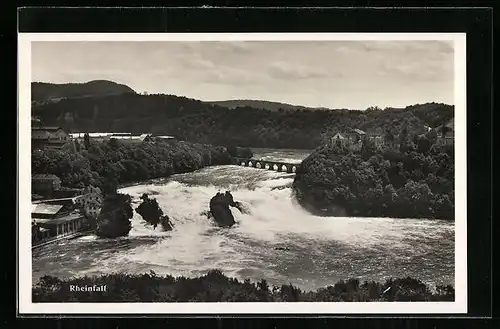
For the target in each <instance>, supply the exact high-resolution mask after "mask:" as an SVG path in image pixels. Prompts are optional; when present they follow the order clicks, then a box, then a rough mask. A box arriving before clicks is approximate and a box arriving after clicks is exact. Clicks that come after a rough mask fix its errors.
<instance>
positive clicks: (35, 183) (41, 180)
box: [31, 174, 61, 195]
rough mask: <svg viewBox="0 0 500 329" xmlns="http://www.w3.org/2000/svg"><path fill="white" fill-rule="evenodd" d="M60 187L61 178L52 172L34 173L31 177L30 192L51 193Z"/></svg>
mask: <svg viewBox="0 0 500 329" xmlns="http://www.w3.org/2000/svg"><path fill="white" fill-rule="evenodd" d="M60 188H61V180H60V179H59V177H57V176H56V175H52V174H36V175H33V176H32V177H31V193H33V194H39V195H53V194H54V192H55V191H57V190H59V189H60Z"/></svg>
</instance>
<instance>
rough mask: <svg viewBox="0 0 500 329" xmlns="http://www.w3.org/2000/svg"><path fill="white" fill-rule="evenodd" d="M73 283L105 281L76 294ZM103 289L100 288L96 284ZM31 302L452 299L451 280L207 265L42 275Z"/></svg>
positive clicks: (384, 300) (88, 284)
mask: <svg viewBox="0 0 500 329" xmlns="http://www.w3.org/2000/svg"><path fill="white" fill-rule="evenodd" d="M71 286H73V287H75V286H76V287H94V286H96V287H105V288H104V289H105V291H87V292H84V293H82V292H80V293H77V294H75V293H74V292H72V289H71V288H70V287H71ZM100 290H103V289H100ZM32 291H33V302H368V301H371V302H388V301H454V298H455V289H454V288H453V286H451V285H448V286H437V287H436V288H435V289H434V288H432V287H429V286H427V285H426V284H424V283H422V282H421V281H419V280H416V279H413V278H410V277H407V278H389V279H387V280H386V281H385V282H375V281H365V282H360V281H359V280H358V279H355V278H353V279H348V280H346V281H343V280H341V281H338V282H336V283H335V284H333V285H330V286H326V287H324V288H320V289H318V290H315V291H303V290H301V289H299V288H297V287H295V286H293V285H291V284H288V285H285V284H283V285H281V286H270V285H269V284H268V283H267V282H266V280H264V279H262V280H260V281H258V282H251V281H250V280H248V279H246V280H243V281H239V280H238V279H235V278H230V277H227V276H226V275H224V274H223V273H222V272H221V271H219V270H211V271H209V272H208V273H207V274H206V275H203V276H200V277H196V278H186V277H182V276H179V277H173V276H170V275H166V276H158V275H156V274H155V273H154V272H153V271H151V272H149V273H144V274H142V275H130V274H120V273H116V274H110V275H102V276H92V277H89V276H81V277H74V278H70V279H58V278H56V277H51V276H45V277H42V278H41V279H40V280H39V281H38V283H37V284H35V285H34V286H33V290H32Z"/></svg>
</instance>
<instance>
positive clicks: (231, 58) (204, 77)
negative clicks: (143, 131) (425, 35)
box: [31, 41, 454, 110]
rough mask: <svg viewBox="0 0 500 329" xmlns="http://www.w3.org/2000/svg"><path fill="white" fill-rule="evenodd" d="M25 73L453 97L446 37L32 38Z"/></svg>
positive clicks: (232, 90)
mask: <svg viewBox="0 0 500 329" xmlns="http://www.w3.org/2000/svg"><path fill="white" fill-rule="evenodd" d="M31 47H32V59H31V60H32V66H31V70H32V81H34V82H35V81H36V82H51V83H68V82H87V81H90V80H111V81H114V82H117V83H121V84H126V85H128V86H130V87H131V88H132V89H134V90H135V91H136V92H139V93H143V92H148V93H161V94H174V95H178V96H186V97H189V98H196V99H200V100H205V101H216V100H217V101H220V100H230V99H260V100H267V101H276V102H282V103H288V104H294V105H303V106H310V107H327V108H347V109H357V110H364V109H366V108H367V107H370V106H378V107H381V108H385V107H404V106H407V105H412V104H417V103H420V104H421V103H426V102H440V103H447V104H454V72H453V70H454V62H453V57H454V49H453V43H452V42H451V41H449V42H448V41H246V42H243V41H237V42H235V41H219V42H214V41H202V42H193V41H189V42H187V41H143V42H138V41H130V42H123V41H115V42H109V41H108V42H102V41H71V42H70V41H58V42H53V41H50V42H49V41H36V42H32V46H31Z"/></svg>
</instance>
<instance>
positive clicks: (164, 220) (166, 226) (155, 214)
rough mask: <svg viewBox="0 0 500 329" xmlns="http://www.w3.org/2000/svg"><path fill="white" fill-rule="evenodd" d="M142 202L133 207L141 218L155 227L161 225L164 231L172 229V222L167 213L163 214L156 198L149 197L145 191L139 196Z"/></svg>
mask: <svg viewBox="0 0 500 329" xmlns="http://www.w3.org/2000/svg"><path fill="white" fill-rule="evenodd" d="M141 199H142V203H141V204H140V205H139V206H138V207H137V208H136V209H135V211H136V212H137V213H138V214H139V215H141V216H142V218H143V219H144V220H145V221H146V222H148V223H149V224H151V225H153V229H156V227H157V226H158V225H161V226H162V228H163V230H164V231H171V230H172V229H173V225H172V222H171V221H170V218H169V217H168V216H167V215H164V214H163V210H162V209H161V208H160V206H159V205H158V202H157V201H156V199H154V198H152V199H150V198H149V197H148V195H147V194H146V193H144V194H143V195H142V197H141Z"/></svg>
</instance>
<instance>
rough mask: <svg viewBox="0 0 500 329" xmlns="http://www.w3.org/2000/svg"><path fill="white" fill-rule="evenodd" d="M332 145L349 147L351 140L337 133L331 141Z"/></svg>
mask: <svg viewBox="0 0 500 329" xmlns="http://www.w3.org/2000/svg"><path fill="white" fill-rule="evenodd" d="M331 142H332V145H336V146H345V147H347V146H349V139H348V138H347V136H345V135H343V134H341V133H336V134H335V135H334V136H333V137H332V139H331Z"/></svg>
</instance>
